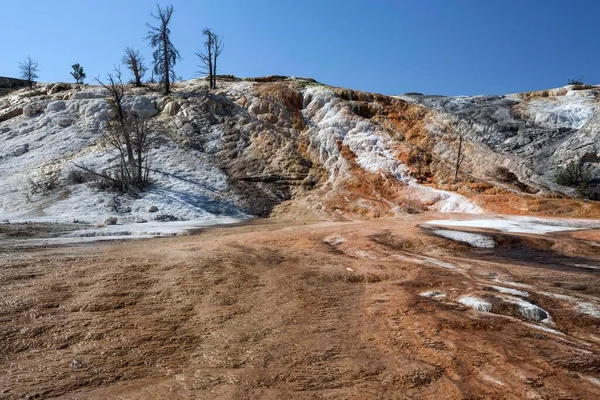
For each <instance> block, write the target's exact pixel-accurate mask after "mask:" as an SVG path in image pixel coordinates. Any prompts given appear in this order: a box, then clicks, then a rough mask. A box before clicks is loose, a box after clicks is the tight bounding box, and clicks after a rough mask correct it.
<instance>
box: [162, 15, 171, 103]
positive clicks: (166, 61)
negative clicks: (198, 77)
mask: <svg viewBox="0 0 600 400" xmlns="http://www.w3.org/2000/svg"><path fill="white" fill-rule="evenodd" d="M163 29H166V26H165V27H164V28H163ZM168 39H169V38H168V37H167V35H166V33H163V52H164V54H163V57H164V60H163V62H164V66H165V67H164V68H165V78H164V79H165V94H169V93H171V71H169V68H170V62H169V47H168V46H169V40H168Z"/></svg>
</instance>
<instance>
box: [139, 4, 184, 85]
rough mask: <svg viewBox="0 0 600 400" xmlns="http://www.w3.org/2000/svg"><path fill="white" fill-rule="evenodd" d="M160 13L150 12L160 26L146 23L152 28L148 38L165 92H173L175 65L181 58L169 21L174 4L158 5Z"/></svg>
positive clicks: (155, 67)
mask: <svg viewBox="0 0 600 400" xmlns="http://www.w3.org/2000/svg"><path fill="white" fill-rule="evenodd" d="M157 8H158V14H157V15H154V14H150V15H151V16H152V17H153V18H155V19H157V20H158V21H159V24H158V26H152V25H150V24H146V25H147V26H148V28H150V30H149V31H148V36H147V37H146V40H148V41H149V42H150V46H151V47H152V48H153V49H155V50H154V52H153V53H152V57H153V59H154V72H155V73H156V74H157V75H158V76H160V77H161V80H162V84H163V85H164V91H165V94H169V93H170V92H171V81H174V80H175V71H173V67H174V66H175V63H176V62H177V60H180V59H181V56H180V55H179V51H178V50H177V49H176V48H175V46H173V43H172V42H171V30H170V29H169V23H170V22H171V17H172V15H173V6H172V5H169V6H167V8H166V9H164V10H163V9H162V8H160V6H158V5H157Z"/></svg>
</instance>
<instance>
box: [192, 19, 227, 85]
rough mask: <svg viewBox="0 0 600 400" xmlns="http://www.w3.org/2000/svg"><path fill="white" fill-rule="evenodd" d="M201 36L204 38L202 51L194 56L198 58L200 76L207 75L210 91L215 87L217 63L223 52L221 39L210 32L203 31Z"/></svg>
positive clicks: (208, 30)
mask: <svg viewBox="0 0 600 400" xmlns="http://www.w3.org/2000/svg"><path fill="white" fill-rule="evenodd" d="M202 34H203V35H204V36H206V41H205V42H204V50H201V51H198V52H197V53H196V55H197V56H198V58H200V63H201V65H200V66H199V67H200V70H199V71H198V72H199V73H200V74H204V75H208V82H209V87H210V89H215V88H216V87H217V61H218V59H219V56H220V55H221V52H222V51H223V38H222V37H220V36H219V35H217V34H216V33H214V32H213V31H211V30H210V29H204V30H203V31H202Z"/></svg>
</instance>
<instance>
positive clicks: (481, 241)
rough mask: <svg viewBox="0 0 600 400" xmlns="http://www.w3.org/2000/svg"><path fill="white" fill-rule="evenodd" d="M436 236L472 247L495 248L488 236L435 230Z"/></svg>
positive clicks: (492, 240)
mask: <svg viewBox="0 0 600 400" xmlns="http://www.w3.org/2000/svg"><path fill="white" fill-rule="evenodd" d="M433 233H434V234H436V235H438V236H442V237H445V238H447V239H450V240H455V241H458V242H463V243H468V244H469V245H471V246H472V247H479V248H485V249H490V248H494V247H496V242H495V241H494V239H492V238H491V237H489V236H485V235H480V234H477V233H471V232H459V231H451V230H447V229H436V230H434V231H433Z"/></svg>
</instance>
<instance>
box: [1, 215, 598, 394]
mask: <svg viewBox="0 0 600 400" xmlns="http://www.w3.org/2000/svg"><path fill="white" fill-rule="evenodd" d="M436 217H439V218H442V217H441V216H436V215H432V214H428V215H425V216H423V215H420V216H411V217H406V218H398V219H386V220H383V219H382V220H374V221H367V222H335V223H334V222H320V223H311V224H301V223H289V222H288V223H285V222H272V221H266V222H261V223H253V224H249V225H241V226H230V227H220V228H211V229H205V230H203V231H201V232H199V233H197V234H196V235H191V236H185V237H176V238H168V239H153V240H138V241H124V242H117V243H98V244H89V243H87V244H79V245H67V246H61V247H47V248H43V247H37V248H20V249H12V250H8V249H0V257H1V260H2V265H1V268H0V398H1V399H24V398H29V399H33V398H40V399H41V398H62V399H207V398H222V399H291V398H294V399H296V398H297V399H409V398H411V399H483V398H490V399H594V398H600V332H599V325H600V319H599V318H600V315H599V314H598V312H599V311H600V302H599V300H600V299H599V297H600V254H599V253H600V233H599V231H598V230H581V231H571V232H555V233H549V234H545V235H531V234H514V233H510V234H509V233H501V232H499V231H493V230H487V231H486V229H481V228H466V229H462V228H458V227H452V228H448V229H450V230H468V231H470V232H471V233H477V234H483V235H486V237H487V238H488V241H489V240H493V242H494V243H495V244H496V246H495V247H493V248H491V247H490V248H476V247H471V246H470V245H469V244H467V243H462V242H457V241H453V240H451V239H448V238H445V237H441V236H437V235H435V234H434V233H433V232H432V229H431V227H428V226H427V225H426V224H424V223H425V222H427V221H428V220H430V219H435V218H436ZM446 218H447V217H446ZM464 218H466V217H464ZM490 238H491V239H490Z"/></svg>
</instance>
